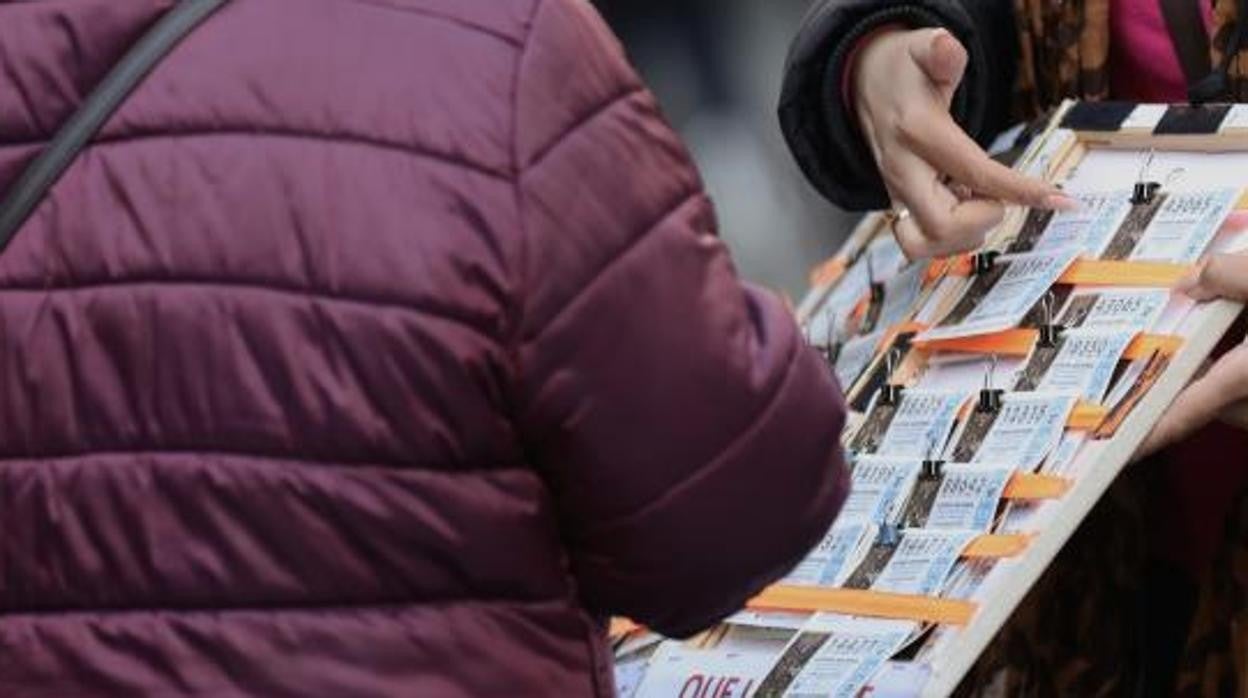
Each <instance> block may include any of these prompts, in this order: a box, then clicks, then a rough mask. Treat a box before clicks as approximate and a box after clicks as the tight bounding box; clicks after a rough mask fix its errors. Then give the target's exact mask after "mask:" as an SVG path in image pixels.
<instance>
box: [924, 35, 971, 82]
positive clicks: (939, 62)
mask: <svg viewBox="0 0 1248 698" xmlns="http://www.w3.org/2000/svg"><path fill="white" fill-rule="evenodd" d="M910 57H911V58H913V59H914V62H915V63H917V64H918V65H919V67H920V68H922V69H923V72H924V73H926V74H927V77H928V79H930V80H931V81H932V82H933V83H935V84H936V85H937V86H938V87H940V88H942V90H945V91H947V92H948V93H949V95H950V96H952V94H953V90H954V89H956V88H957V86H958V83H960V82H962V74H963V73H964V72H965V71H966V63H967V61H968V60H969V57H968V56H967V53H966V49H965V48H963V46H962V44H961V43H959V42H958V40H957V39H955V38H954V36H953V34H950V33H949V31H948V30H946V29H926V30H922V31H916V32H914V39H913V40H912V41H911V42H910Z"/></svg>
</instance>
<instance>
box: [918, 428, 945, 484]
mask: <svg viewBox="0 0 1248 698" xmlns="http://www.w3.org/2000/svg"><path fill="white" fill-rule="evenodd" d="M944 476H945V461H944V460H942V459H941V458H940V454H939V453H938V451H937V444H936V438H935V437H934V436H931V435H929V436H928V440H927V458H924V459H923V465H922V467H921V468H920V469H919V479H921V480H939V479H941V478H943V477H944Z"/></svg>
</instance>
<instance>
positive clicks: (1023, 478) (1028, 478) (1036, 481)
mask: <svg viewBox="0 0 1248 698" xmlns="http://www.w3.org/2000/svg"><path fill="white" fill-rule="evenodd" d="M1069 489H1070V480H1067V479H1066V478H1064V477H1058V476H1056V475H1041V474H1037V473H1015V474H1014V476H1013V477H1011V478H1010V481H1009V482H1008V483H1006V485H1005V492H1004V493H1003V494H1002V495H1001V496H1002V497H1004V498H1006V499H1027V500H1036V499H1058V498H1060V497H1061V496H1062V495H1064V494H1066V492H1067V491H1068V490H1069Z"/></svg>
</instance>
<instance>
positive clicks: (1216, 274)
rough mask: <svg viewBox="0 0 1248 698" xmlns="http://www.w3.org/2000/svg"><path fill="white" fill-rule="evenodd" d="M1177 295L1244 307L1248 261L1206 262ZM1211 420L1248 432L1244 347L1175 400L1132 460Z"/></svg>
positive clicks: (1245, 258) (1246, 354)
mask: <svg viewBox="0 0 1248 698" xmlns="http://www.w3.org/2000/svg"><path fill="white" fill-rule="evenodd" d="M1178 290H1180V291H1182V292H1184V293H1186V294H1187V295H1189V296H1191V297H1192V298H1195V299H1196V300H1199V301H1206V300H1212V299H1214V298H1229V299H1231V300H1238V301H1248V256H1244V255H1215V256H1213V257H1210V258H1209V259H1208V260H1206V261H1205V262H1204V263H1203V264H1202V265H1201V267H1200V269H1199V270H1198V271H1197V272H1196V273H1195V274H1193V275H1192V276H1191V277H1190V278H1189V279H1187V280H1186V281H1184V282H1183V283H1181V284H1180V285H1179V289H1178ZM1215 419H1220V420H1222V421H1225V422H1227V423H1230V424H1233V425H1236V426H1239V427H1241V428H1244V429H1248V344H1241V345H1239V346H1238V347H1236V348H1235V349H1233V350H1231V351H1229V352H1227V353H1226V354H1225V355H1223V356H1222V357H1221V358H1220V359H1218V360H1217V361H1216V362H1214V363H1213V365H1212V366H1210V367H1209V370H1208V371H1206V372H1205V373H1204V375H1202V376H1201V377H1199V378H1197V379H1196V380H1195V381H1193V382H1192V384H1191V385H1189V386H1188V387H1187V389H1186V390H1184V391H1183V392H1182V393H1180V394H1179V397H1178V398H1177V399H1175V401H1174V403H1173V404H1172V405H1171V406H1170V408H1169V409H1167V410H1166V412H1165V414H1164V415H1163V416H1162V418H1161V422H1159V423H1158V424H1157V426H1156V427H1154V428H1153V431H1152V433H1150V434H1149V436H1148V439H1146V440H1145V442H1144V444H1143V446H1141V447H1140V452H1139V453H1138V454H1137V456H1136V457H1137V458H1142V457H1143V456H1146V455H1149V454H1151V453H1154V452H1156V451H1158V450H1160V449H1162V448H1165V447H1166V446H1169V445H1171V444H1173V443H1176V442H1178V441H1181V440H1182V439H1184V438H1186V437H1187V436H1189V435H1191V434H1192V433H1194V432H1195V431H1196V430H1198V429H1200V428H1201V427H1203V426H1205V425H1206V424H1208V423H1210V422H1212V421H1214V420H1215Z"/></svg>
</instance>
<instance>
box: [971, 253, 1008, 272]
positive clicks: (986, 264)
mask: <svg viewBox="0 0 1248 698" xmlns="http://www.w3.org/2000/svg"><path fill="white" fill-rule="evenodd" d="M1000 256H1001V253H1000V252H998V251H996V250H984V251H983V252H976V253H975V254H974V255H972V256H971V273H972V274H974V275H975V276H983V275H984V274H987V273H988V272H990V271H992V268H993V267H994V266H996V264H997V258H998V257H1000Z"/></svg>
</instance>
